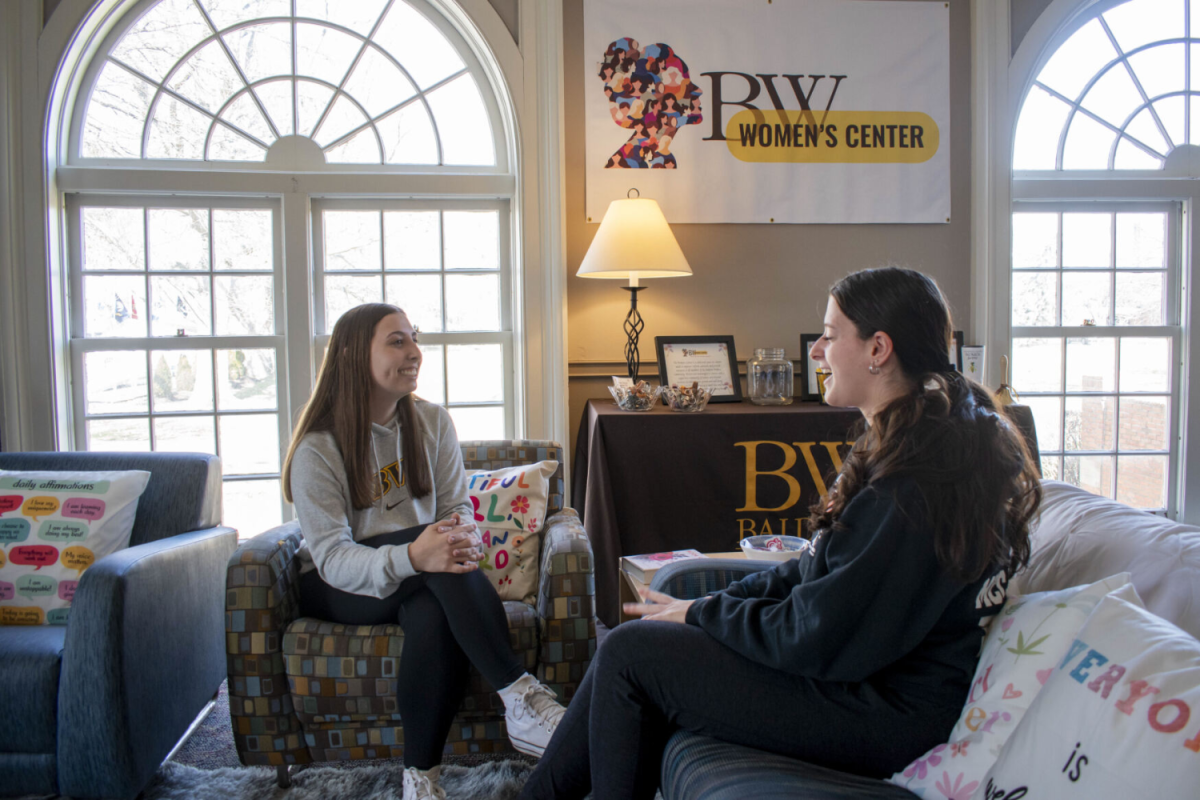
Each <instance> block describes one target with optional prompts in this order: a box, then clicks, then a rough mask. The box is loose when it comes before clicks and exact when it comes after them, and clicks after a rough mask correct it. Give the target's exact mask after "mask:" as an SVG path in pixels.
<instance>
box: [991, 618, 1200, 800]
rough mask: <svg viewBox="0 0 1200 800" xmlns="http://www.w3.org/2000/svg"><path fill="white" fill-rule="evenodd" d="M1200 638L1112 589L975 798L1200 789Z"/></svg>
mask: <svg viewBox="0 0 1200 800" xmlns="http://www.w3.org/2000/svg"><path fill="white" fill-rule="evenodd" d="M1197 787H1200V642H1198V641H1197V640H1196V639H1194V638H1192V636H1191V635H1190V634H1188V633H1186V632H1185V631H1183V630H1181V629H1179V628H1177V627H1176V626H1175V625H1172V624H1171V623H1170V622H1167V621H1166V620H1164V619H1162V618H1161V617H1157V616H1155V615H1153V614H1151V613H1150V612H1149V611H1146V610H1145V609H1143V608H1140V607H1138V606H1136V605H1134V604H1132V603H1129V602H1126V601H1125V600H1123V599H1121V598H1119V597H1117V596H1116V595H1112V596H1109V597H1106V598H1105V599H1104V600H1102V601H1101V602H1100V605H1098V606H1097V607H1096V610H1095V612H1093V613H1092V615H1091V616H1090V617H1089V618H1088V621H1087V624H1085V625H1084V626H1083V630H1081V631H1080V632H1079V636H1078V638H1077V639H1075V641H1074V642H1073V643H1072V644H1071V646H1070V648H1069V649H1068V650H1067V652H1066V654H1065V656H1064V657H1063V658H1062V659H1060V661H1059V663H1058V664H1056V665H1055V670H1054V675H1053V676H1051V678H1050V680H1049V682H1047V684H1046V688H1045V689H1044V690H1043V691H1042V693H1041V694H1040V695H1038V699H1037V702H1036V703H1034V704H1033V708H1031V709H1030V710H1029V713H1028V714H1026V715H1025V719H1024V720H1023V721H1022V722H1021V724H1020V725H1019V726H1018V727H1017V730H1016V731H1015V732H1014V733H1013V736H1012V739H1011V740H1010V741H1009V743H1008V746H1007V747H1005V748H1004V752H1003V753H1002V754H1001V755H1000V760H999V761H997V762H996V765H995V766H994V767H992V770H991V771H990V772H989V773H988V774H987V776H986V778H985V780H984V782H983V784H982V785H981V787H980V789H979V791H977V792H976V793H975V797H976V798H985V797H986V798H992V797H1025V798H1027V799H1028V800H1038V798H1053V800H1060V799H1061V800H1072V799H1073V798H1088V800H1105V798H1113V799H1114V800H1116V798H1120V800H1128V798H1138V797H1147V798H1149V797H1172V798H1174V797H1196V796H1197Z"/></svg>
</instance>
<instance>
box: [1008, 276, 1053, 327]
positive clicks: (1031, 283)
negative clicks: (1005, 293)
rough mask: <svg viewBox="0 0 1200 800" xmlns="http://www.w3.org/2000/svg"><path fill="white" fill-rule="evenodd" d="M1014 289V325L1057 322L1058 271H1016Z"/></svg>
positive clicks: (1051, 323)
mask: <svg viewBox="0 0 1200 800" xmlns="http://www.w3.org/2000/svg"><path fill="white" fill-rule="evenodd" d="M1012 291H1013V297H1012V324H1013V325H1054V324H1056V323H1057V321H1058V320H1057V317H1058V273H1057V272H1014V273H1013V288H1012Z"/></svg>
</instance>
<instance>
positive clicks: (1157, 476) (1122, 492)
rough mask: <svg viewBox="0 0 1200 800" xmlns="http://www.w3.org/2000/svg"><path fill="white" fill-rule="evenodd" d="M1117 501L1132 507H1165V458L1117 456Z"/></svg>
mask: <svg viewBox="0 0 1200 800" xmlns="http://www.w3.org/2000/svg"><path fill="white" fill-rule="evenodd" d="M1117 500H1119V501H1121V502H1122V503H1126V504H1128V505H1131V506H1133V507H1134V508H1146V509H1160V508H1166V507H1167V457H1166V456H1117Z"/></svg>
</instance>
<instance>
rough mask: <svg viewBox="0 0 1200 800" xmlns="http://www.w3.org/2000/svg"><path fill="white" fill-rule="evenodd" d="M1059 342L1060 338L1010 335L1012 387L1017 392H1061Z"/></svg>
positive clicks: (1060, 348) (1060, 344)
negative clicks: (1028, 337) (1011, 340)
mask: <svg viewBox="0 0 1200 800" xmlns="http://www.w3.org/2000/svg"><path fill="white" fill-rule="evenodd" d="M1062 346H1063V340H1062V339H1013V359H1012V361H1013V363H1012V369H1013V372H1012V386H1013V388H1014V389H1016V390H1017V391H1018V392H1061V391H1062Z"/></svg>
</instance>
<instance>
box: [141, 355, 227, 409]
mask: <svg viewBox="0 0 1200 800" xmlns="http://www.w3.org/2000/svg"><path fill="white" fill-rule="evenodd" d="M150 363H151V364H153V365H154V366H153V368H154V376H153V385H154V410H155V412H158V413H162V412H164V411H212V408H213V385H212V384H213V376H212V352H211V351H209V350H154V351H152V352H151V353H150Z"/></svg>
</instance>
